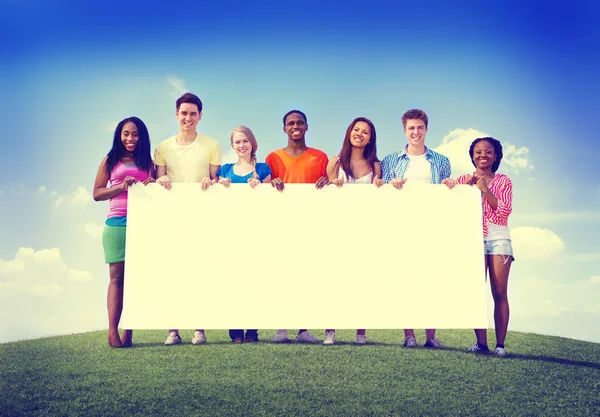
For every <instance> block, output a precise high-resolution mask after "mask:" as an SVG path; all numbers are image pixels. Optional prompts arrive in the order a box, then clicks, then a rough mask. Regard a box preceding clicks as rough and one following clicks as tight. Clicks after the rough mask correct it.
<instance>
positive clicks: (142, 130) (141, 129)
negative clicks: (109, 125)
mask: <svg viewBox="0 0 600 417" xmlns="http://www.w3.org/2000/svg"><path fill="white" fill-rule="evenodd" d="M127 122H132V123H133V124H135V126H136V127H137V130H138V142H137V145H136V146H135V149H134V151H133V160H134V162H135V166H136V167H137V168H138V169H139V170H140V171H144V172H148V173H152V169H153V168H154V165H153V162H152V156H151V155H150V134H149V133H148V129H147V128H146V125H145V124H144V122H142V121H141V120H140V119H139V118H138V117H135V116H132V117H128V118H126V119H123V120H121V121H120V122H119V124H118V125H117V127H116V129H115V135H114V138H113V145H112V149H111V150H110V151H109V152H108V155H107V159H106V170H107V171H108V174H109V175H110V173H111V172H112V170H113V168H114V167H115V165H116V164H117V162H119V161H120V160H121V158H122V157H123V155H124V154H125V146H123V142H122V141H121V132H122V131H123V126H125V123H127Z"/></svg>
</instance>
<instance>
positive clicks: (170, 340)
mask: <svg viewBox="0 0 600 417" xmlns="http://www.w3.org/2000/svg"><path fill="white" fill-rule="evenodd" d="M179 344H181V337H179V333H177V332H169V335H168V336H167V340H165V345H169V346H172V345H179Z"/></svg>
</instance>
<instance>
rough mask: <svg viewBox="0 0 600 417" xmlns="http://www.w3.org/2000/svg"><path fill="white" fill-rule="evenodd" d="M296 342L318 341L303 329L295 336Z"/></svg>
mask: <svg viewBox="0 0 600 417" xmlns="http://www.w3.org/2000/svg"><path fill="white" fill-rule="evenodd" d="M296 343H319V339H317V338H316V337H314V336H313V335H312V334H310V333H309V332H308V330H305V331H303V332H302V333H300V334H299V335H298V336H297V337H296Z"/></svg>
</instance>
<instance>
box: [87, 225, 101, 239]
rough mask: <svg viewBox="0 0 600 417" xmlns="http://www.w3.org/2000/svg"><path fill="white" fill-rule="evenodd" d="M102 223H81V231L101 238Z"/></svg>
mask: <svg viewBox="0 0 600 417" xmlns="http://www.w3.org/2000/svg"><path fill="white" fill-rule="evenodd" d="M103 230H104V225H103V224H101V223H92V222H86V223H85V224H84V225H83V231H84V232H85V233H87V234H88V235H90V236H92V237H94V238H97V239H99V238H101V237H102V231H103Z"/></svg>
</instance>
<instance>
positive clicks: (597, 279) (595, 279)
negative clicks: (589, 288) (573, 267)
mask: <svg viewBox="0 0 600 417" xmlns="http://www.w3.org/2000/svg"><path fill="white" fill-rule="evenodd" d="M590 282H591V283H592V284H600V275H594V276H593V277H590Z"/></svg>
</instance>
